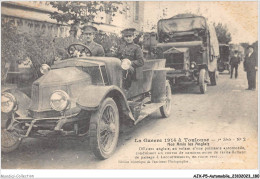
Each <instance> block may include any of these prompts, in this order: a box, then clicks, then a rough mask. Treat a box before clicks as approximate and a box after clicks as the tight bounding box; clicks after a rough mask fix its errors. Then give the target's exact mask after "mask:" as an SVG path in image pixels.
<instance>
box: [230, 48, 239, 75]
mask: <svg viewBox="0 0 260 179" xmlns="http://www.w3.org/2000/svg"><path fill="white" fill-rule="evenodd" d="M239 64H240V58H239V56H238V51H237V50H235V51H234V56H233V57H231V59H230V65H231V72H230V78H232V76H233V71H234V68H235V78H237V76H238V71H237V69H238V65H239Z"/></svg>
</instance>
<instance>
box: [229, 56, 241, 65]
mask: <svg viewBox="0 0 260 179" xmlns="http://www.w3.org/2000/svg"><path fill="white" fill-rule="evenodd" d="M239 63H240V57H235V56H233V57H231V59H230V65H238V64H239Z"/></svg>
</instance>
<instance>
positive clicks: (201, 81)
mask: <svg viewBox="0 0 260 179" xmlns="http://www.w3.org/2000/svg"><path fill="white" fill-rule="evenodd" d="M205 78H206V70H205V69H201V70H200V76H199V86H200V92H201V94H205V93H206V91H207V83H206V82H205Z"/></svg>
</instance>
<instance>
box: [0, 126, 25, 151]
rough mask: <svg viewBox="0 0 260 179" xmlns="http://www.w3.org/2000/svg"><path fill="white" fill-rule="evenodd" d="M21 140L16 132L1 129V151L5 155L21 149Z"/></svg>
mask: <svg viewBox="0 0 260 179" xmlns="http://www.w3.org/2000/svg"><path fill="white" fill-rule="evenodd" d="M20 143H21V140H20V139H19V137H18V135H17V134H16V133H15V132H9V131H7V130H6V129H1V150H2V152H4V153H8V152H12V151H14V150H15V149H17V148H18V147H19V145H20Z"/></svg>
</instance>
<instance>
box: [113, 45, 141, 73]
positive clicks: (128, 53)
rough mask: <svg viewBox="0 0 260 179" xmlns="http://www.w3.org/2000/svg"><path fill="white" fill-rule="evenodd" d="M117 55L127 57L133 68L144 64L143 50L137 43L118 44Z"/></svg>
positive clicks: (122, 57) (121, 57)
mask: <svg viewBox="0 0 260 179" xmlns="http://www.w3.org/2000/svg"><path fill="white" fill-rule="evenodd" d="M117 57H118V58H120V59H121V60H122V59H125V58H127V59H129V60H130V61H131V62H132V66H133V67H134V68H137V67H141V66H143V65H144V58H143V52H142V49H141V47H140V46H139V45H136V44H134V43H131V44H126V43H124V44H121V45H120V46H119V49H118V52H117Z"/></svg>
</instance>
